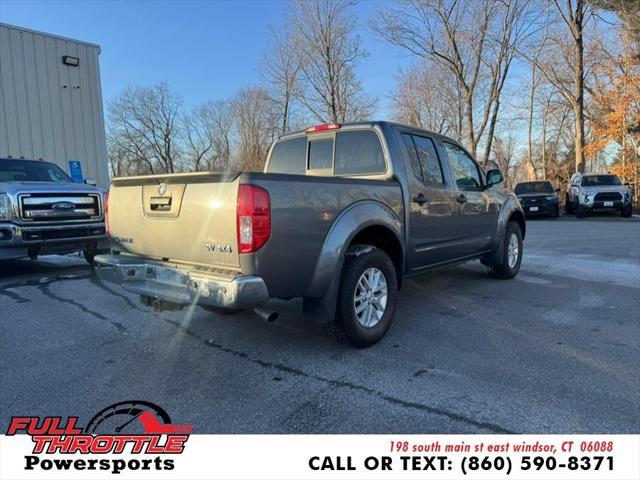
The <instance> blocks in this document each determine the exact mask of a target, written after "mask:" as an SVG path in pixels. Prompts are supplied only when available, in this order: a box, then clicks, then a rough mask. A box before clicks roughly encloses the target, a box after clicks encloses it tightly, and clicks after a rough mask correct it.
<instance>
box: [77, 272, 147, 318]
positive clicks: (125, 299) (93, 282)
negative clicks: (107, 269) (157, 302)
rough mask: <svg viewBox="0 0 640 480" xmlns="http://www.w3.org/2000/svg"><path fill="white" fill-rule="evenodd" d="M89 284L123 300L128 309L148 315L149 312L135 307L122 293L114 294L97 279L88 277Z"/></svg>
mask: <svg viewBox="0 0 640 480" xmlns="http://www.w3.org/2000/svg"><path fill="white" fill-rule="evenodd" d="M89 282H90V283H91V284H92V285H94V286H96V287H98V288H101V289H102V290H104V291H106V292H107V293H109V294H111V295H113V296H114V297H118V298H120V299H121V300H123V301H124V303H126V304H127V305H128V306H129V308H132V309H133V310H138V311H140V312H145V313H149V312H148V310H144V309H142V308H140V307H139V306H138V305H136V304H135V303H133V302H132V301H131V299H130V298H129V297H127V296H126V295H124V294H122V293H118V292H116V291H115V290H113V289H112V288H109V287H107V286H106V285H105V283H104V282H101V281H100V280H99V279H98V277H96V276H95V275H91V276H90V277H89Z"/></svg>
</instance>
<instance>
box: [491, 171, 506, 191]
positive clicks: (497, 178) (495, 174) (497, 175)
mask: <svg viewBox="0 0 640 480" xmlns="http://www.w3.org/2000/svg"><path fill="white" fill-rule="evenodd" d="M502 180H504V179H503V178H502V172H501V171H500V170H489V171H488V172H487V187H491V186H492V185H497V184H498V183H500V182H502Z"/></svg>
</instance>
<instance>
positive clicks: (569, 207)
mask: <svg viewBox="0 0 640 480" xmlns="http://www.w3.org/2000/svg"><path fill="white" fill-rule="evenodd" d="M564 210H565V212H567V215H571V214H572V213H574V212H575V207H574V206H573V203H571V201H570V200H569V194H565V196H564Z"/></svg>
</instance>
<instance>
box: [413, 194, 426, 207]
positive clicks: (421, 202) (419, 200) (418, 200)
mask: <svg viewBox="0 0 640 480" xmlns="http://www.w3.org/2000/svg"><path fill="white" fill-rule="evenodd" d="M413 201H414V202H415V203H417V204H418V205H421V206H422V205H424V204H425V203H427V202H428V201H429V200H428V199H427V197H425V196H424V194H422V193H419V194H418V195H416V196H415V197H413Z"/></svg>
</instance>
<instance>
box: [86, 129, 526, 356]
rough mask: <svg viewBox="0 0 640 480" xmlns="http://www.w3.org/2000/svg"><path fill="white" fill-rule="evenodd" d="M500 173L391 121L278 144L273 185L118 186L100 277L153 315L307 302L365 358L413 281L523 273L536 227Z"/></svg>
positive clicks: (223, 181)
mask: <svg viewBox="0 0 640 480" xmlns="http://www.w3.org/2000/svg"><path fill="white" fill-rule="evenodd" d="M501 182H502V175H501V173H500V171H499V170H490V171H488V172H486V173H485V172H484V171H483V169H482V168H481V167H480V166H479V165H478V164H477V163H476V161H475V160H474V159H473V157H472V156H471V155H469V154H468V153H467V152H466V151H465V149H464V148H462V147H461V146H460V145H459V144H458V143H456V142H455V141H453V140H451V139H449V138H446V137H443V136H441V135H437V134H435V133H432V132H428V131H424V130H418V129H415V128H411V127H407V126H404V125H399V124H394V123H388V122H366V123H354V124H349V125H339V124H327V125H320V126H316V127H311V128H309V129H307V130H306V131H301V132H297V133H292V134H289V135H286V136H284V137H282V138H280V139H279V140H278V141H276V142H275V143H274V145H273V146H272V148H271V150H270V153H269V156H268V159H267V163H266V166H265V169H264V173H249V172H245V173H222V174H221V173H208V172H203V173H186V174H174V175H156V176H145V177H129V178H116V179H114V180H113V182H112V185H111V189H110V192H109V196H108V202H107V209H108V214H107V225H108V229H109V236H110V240H111V248H112V252H111V254H110V255H99V256H97V257H96V269H97V272H98V275H99V276H100V277H101V278H102V279H103V280H105V281H111V282H115V283H117V284H120V285H122V287H123V288H125V289H126V290H128V291H130V292H133V293H136V294H139V295H140V296H141V299H142V300H143V302H144V303H145V304H147V305H150V306H151V305H153V306H155V307H156V308H159V309H162V308H175V307H182V306H187V305H191V304H196V303H197V304H201V305H203V306H205V307H208V308H211V309H215V310H218V311H223V312H224V311H229V310H232V309H244V308H256V307H260V306H261V305H262V304H263V303H264V302H265V301H266V300H267V299H269V298H283V299H290V298H294V297H302V298H303V299H304V303H303V305H304V310H305V312H309V313H316V314H317V313H321V314H323V316H324V317H326V318H328V319H330V320H332V321H333V322H334V323H335V326H336V331H337V332H338V333H339V334H340V337H341V338H342V339H344V340H346V341H348V342H349V343H351V344H353V345H355V346H360V347H362V346H368V345H372V344H373V343H375V342H377V341H378V340H380V339H381V338H382V337H383V336H384V335H385V333H386V332H387V330H388V329H389V327H390V325H391V321H392V318H393V315H394V312H395V308H396V301H397V298H398V297H397V296H398V289H399V288H400V286H401V284H402V279H403V277H404V276H408V275H415V274H420V273H423V272H427V271H432V270H436V269H440V268H443V267H448V266H451V265H455V264H458V263H461V262H465V261H467V260H473V259H480V261H481V262H482V263H483V264H485V265H486V266H488V268H489V272H490V274H491V275H492V276H494V277H497V278H512V277H514V276H515V275H516V274H517V273H518V270H519V268H520V262H521V259H522V251H523V247H522V245H523V244H522V242H523V239H524V236H525V219H524V214H523V211H522V208H521V207H520V204H519V203H518V200H517V199H516V197H515V195H514V194H513V193H512V192H510V191H507V190H506V189H505V188H504V186H503V185H502V183H501Z"/></svg>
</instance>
